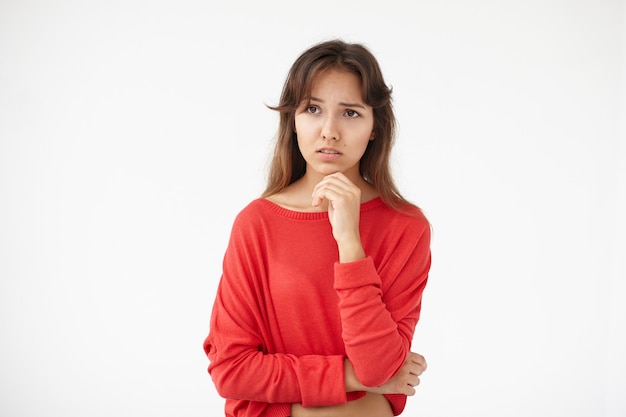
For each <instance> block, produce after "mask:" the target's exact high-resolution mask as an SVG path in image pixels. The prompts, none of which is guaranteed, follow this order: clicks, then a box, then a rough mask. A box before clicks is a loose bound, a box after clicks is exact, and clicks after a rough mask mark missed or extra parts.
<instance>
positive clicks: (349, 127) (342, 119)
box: [295, 70, 374, 181]
mask: <svg viewBox="0 0 626 417" xmlns="http://www.w3.org/2000/svg"><path fill="white" fill-rule="evenodd" d="M295 125H296V134H297V137H298V146H299V148H300V152H301V153H302V156H303V157H304V159H305V161H306V174H305V175H306V176H310V175H316V176H320V177H323V176H326V175H328V174H333V173H335V172H342V173H344V174H345V175H346V176H347V177H348V178H350V179H351V180H352V181H356V180H357V179H358V178H359V161H360V159H361V157H362V156H363V153H364V152H365V149H366V148H367V144H368V142H369V141H370V140H372V132H373V129H374V113H373V109H372V107H370V106H368V105H367V104H365V102H364V101H363V97H362V96H361V81H360V79H359V78H358V77H357V76H356V75H354V74H352V73H350V72H347V71H338V70H327V71H324V72H322V73H321V74H319V75H318V76H317V79H316V80H315V81H314V83H313V85H312V88H311V97H310V100H308V101H307V100H305V101H303V102H302V103H301V104H300V105H299V106H298V108H297V109H296V114H295Z"/></svg>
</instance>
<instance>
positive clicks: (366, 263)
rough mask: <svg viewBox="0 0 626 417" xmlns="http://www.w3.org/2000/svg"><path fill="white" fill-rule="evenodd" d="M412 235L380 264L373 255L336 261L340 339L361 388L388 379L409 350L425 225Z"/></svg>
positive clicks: (422, 271)
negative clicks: (359, 258)
mask: <svg viewBox="0 0 626 417" xmlns="http://www.w3.org/2000/svg"><path fill="white" fill-rule="evenodd" d="M408 233H414V234H415V233H416V231H415V230H413V231H412V232H408ZM417 233H419V234H418V235H417V236H415V235H413V236H407V235H406V234H405V235H400V236H399V237H398V241H397V244H396V245H395V246H394V247H393V250H392V251H391V252H393V253H392V256H388V257H385V258H383V259H381V260H380V263H379V265H375V264H374V260H373V259H372V257H366V258H364V259H361V260H358V261H355V262H349V263H336V264H335V284H334V285H335V290H336V291H337V294H338V296H339V307H340V314H341V321H342V337H343V340H344V344H345V347H346V353H347V356H348V358H349V359H350V361H351V362H352V365H353V367H354V370H355V374H356V376H357V378H358V379H359V381H360V382H361V383H362V384H363V385H365V386H370V387H377V386H380V385H383V384H384V383H385V382H387V381H389V380H390V379H391V378H392V377H393V376H394V375H395V374H396V373H397V372H398V371H399V370H400V368H401V367H402V366H403V364H404V361H405V360H406V357H407V355H408V353H409V351H410V347H411V342H412V339H413V333H414V331H415V326H416V325H417V321H418V319H419V314H420V309H421V299H422V293H423V290H424V288H425V286H426V282H427V279H428V272H429V269H430V259H431V255H430V228H429V226H428V225H427V224H424V225H422V227H421V229H420V231H419V232H417ZM411 242H413V243H411Z"/></svg>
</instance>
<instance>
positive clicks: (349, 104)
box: [310, 97, 366, 109]
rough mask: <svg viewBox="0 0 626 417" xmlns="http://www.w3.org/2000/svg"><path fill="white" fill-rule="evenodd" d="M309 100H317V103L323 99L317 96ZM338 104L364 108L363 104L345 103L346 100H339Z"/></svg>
mask: <svg viewBox="0 0 626 417" xmlns="http://www.w3.org/2000/svg"><path fill="white" fill-rule="evenodd" d="M310 101H317V102H319V103H323V102H324V100H322V99H321V98H317V97H311V98H310ZM339 105H340V106H345V107H360V108H362V109H365V108H366V107H365V106H364V105H363V104H360V103H346V102H343V101H342V102H340V103H339Z"/></svg>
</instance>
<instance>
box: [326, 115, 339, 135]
mask: <svg viewBox="0 0 626 417" xmlns="http://www.w3.org/2000/svg"><path fill="white" fill-rule="evenodd" d="M322 138H323V139H324V140H339V131H338V129H337V123H336V122H335V118H334V117H332V116H329V117H326V119H325V120H324V125H323V126H322Z"/></svg>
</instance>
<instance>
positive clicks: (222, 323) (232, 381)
mask: <svg viewBox="0 0 626 417" xmlns="http://www.w3.org/2000/svg"><path fill="white" fill-rule="evenodd" d="M257 223H258V219H257V216H256V213H254V212H248V213H246V214H244V216H243V218H242V217H241V216H238V218H237V220H236V221H235V223H234V225H233V230H232V233H231V238H230V241H229V244H228V248H227V250H226V254H225V256H224V261H223V274H222V277H221V280H220V283H219V286H218V288H217V293H216V297H215V301H214V304H213V309H212V313H211V322H210V330H209V335H208V337H207V338H206V339H205V343H204V350H205V353H206V354H207V356H208V359H209V367H208V370H209V373H210V375H211V378H212V380H213V382H214V385H215V387H216V389H217V391H218V393H219V394H220V395H221V396H222V397H224V398H228V399H234V400H241V401H250V402H259V403H266V404H287V408H288V405H289V404H291V403H302V404H303V405H305V406H322V405H332V404H341V403H345V402H346V400H347V396H346V391H345V389H344V387H343V384H342V383H339V384H336V383H335V384H333V383H328V381H343V378H344V356H343V355H340V354H339V355H331V356H325V355H306V356H295V355H291V354H286V353H280V352H281V351H282V346H281V345H280V340H281V339H280V337H276V335H275V333H276V331H277V330H276V328H277V324H276V323H273V322H272V314H271V310H270V309H271V304H270V301H271V300H269V299H268V294H269V293H270V291H269V288H268V287H267V286H268V285H269V284H268V282H269V279H267V277H266V276H265V275H264V274H266V273H267V270H268V268H267V267H266V265H265V264H264V261H265V258H266V256H265V255H264V247H263V241H262V238H263V236H261V234H260V233H255V232H256V230H255V229H257V228H258V226H256V225H255V224H257ZM275 343H276V345H274V344H275ZM277 352H278V353H277ZM259 406H260V404H259Z"/></svg>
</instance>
